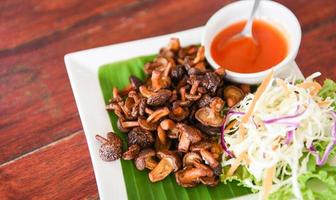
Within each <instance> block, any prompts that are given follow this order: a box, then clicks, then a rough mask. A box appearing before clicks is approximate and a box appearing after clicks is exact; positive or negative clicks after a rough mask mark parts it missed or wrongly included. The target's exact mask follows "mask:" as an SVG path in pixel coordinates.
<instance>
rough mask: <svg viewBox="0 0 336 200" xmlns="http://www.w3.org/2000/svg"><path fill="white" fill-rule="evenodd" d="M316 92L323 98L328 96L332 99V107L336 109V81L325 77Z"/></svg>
mask: <svg viewBox="0 0 336 200" xmlns="http://www.w3.org/2000/svg"><path fill="white" fill-rule="evenodd" d="M318 94H319V96H320V97H322V98H323V99H326V98H328V97H329V98H331V99H332V100H333V101H334V103H333V104H332V107H333V108H334V110H335V111H336V83H335V81H333V80H331V79H326V80H325V81H324V83H323V86H322V88H321V90H320V91H319V93H318Z"/></svg>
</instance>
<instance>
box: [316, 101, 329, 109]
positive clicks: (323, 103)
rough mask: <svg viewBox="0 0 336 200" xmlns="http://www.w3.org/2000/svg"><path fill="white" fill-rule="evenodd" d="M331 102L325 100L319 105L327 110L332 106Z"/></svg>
mask: <svg viewBox="0 0 336 200" xmlns="http://www.w3.org/2000/svg"><path fill="white" fill-rule="evenodd" d="M331 103H332V102H331V101H326V100H324V101H320V102H318V103H317V104H318V105H319V106H320V107H325V108H327V107H329V106H330V105H331Z"/></svg>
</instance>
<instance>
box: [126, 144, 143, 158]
mask: <svg viewBox="0 0 336 200" xmlns="http://www.w3.org/2000/svg"><path fill="white" fill-rule="evenodd" d="M140 148H141V147H140V146H139V145H138V144H133V145H131V146H129V147H128V149H127V151H125V152H124V153H123V155H122V158H123V159H124V160H133V159H134V158H135V157H137V156H138V154H139V152H140Z"/></svg>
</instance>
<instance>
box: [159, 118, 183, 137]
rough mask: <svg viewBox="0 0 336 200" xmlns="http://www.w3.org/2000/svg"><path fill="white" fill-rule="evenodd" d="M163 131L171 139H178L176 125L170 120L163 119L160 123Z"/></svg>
mask: <svg viewBox="0 0 336 200" xmlns="http://www.w3.org/2000/svg"><path fill="white" fill-rule="evenodd" d="M160 126H161V128H162V129H163V130H165V131H167V136H168V137H169V138H172V139H176V138H178V134H179V130H178V129H177V128H176V124H175V122H174V121H173V120H171V119H165V120H163V121H162V122H161V123H160Z"/></svg>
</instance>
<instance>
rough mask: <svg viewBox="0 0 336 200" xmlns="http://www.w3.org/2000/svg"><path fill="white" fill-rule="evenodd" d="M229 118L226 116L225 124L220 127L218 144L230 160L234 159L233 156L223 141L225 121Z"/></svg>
mask: <svg viewBox="0 0 336 200" xmlns="http://www.w3.org/2000/svg"><path fill="white" fill-rule="evenodd" d="M228 118H229V117H228V115H227V116H226V119H225V122H224V124H223V126H221V140H220V142H221V145H222V147H223V150H224V151H225V152H226V153H227V155H228V156H229V157H230V158H233V157H234V155H233V153H232V152H231V151H230V150H229V149H228V147H227V144H226V142H225V139H224V130H225V125H226V122H227V121H226V120H227V119H228Z"/></svg>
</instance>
